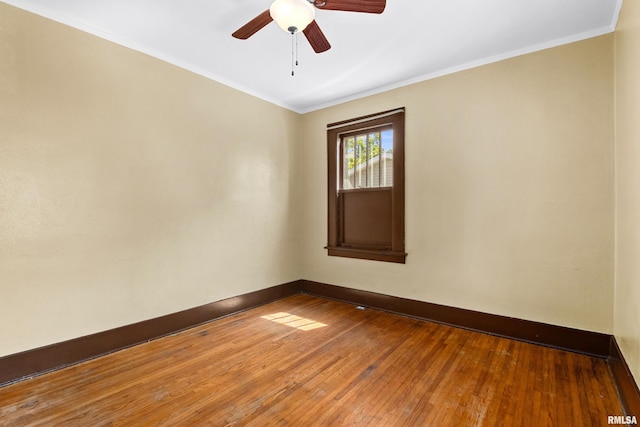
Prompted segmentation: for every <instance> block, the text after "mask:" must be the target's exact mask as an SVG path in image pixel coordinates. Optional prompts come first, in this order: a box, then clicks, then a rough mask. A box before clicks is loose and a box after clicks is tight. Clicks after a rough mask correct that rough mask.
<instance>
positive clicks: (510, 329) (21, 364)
mask: <svg viewBox="0 0 640 427" xmlns="http://www.w3.org/2000/svg"><path fill="white" fill-rule="evenodd" d="M299 293H306V294H309V295H314V296H319V297H323V298H330V299H335V300H339V301H344V302H349V303H352V304H356V305H362V306H366V307H371V308H376V309H380V310H384V311H388V312H392V313H397V314H401V315H405V316H411V317H415V318H419V319H423V320H428V321H432V322H437V323H442V324H447V325H450V326H455V327H459V328H464V329H469V330H473V331H478V332H483V333H488V334H492V335H497V336H502V337H505V338H510V339H515V340H519V341H526V342H531V343H533V344H539V345H544V346H548V347H554V348H558V349H561V350H567V351H571V352H575V353H582V354H587V355H590V356H595V357H600V358H605V359H607V360H608V361H609V366H610V368H611V372H612V375H613V378H614V380H615V382H616V386H617V387H618V391H619V393H620V401H621V403H622V404H623V406H624V407H625V409H626V411H627V414H628V415H636V416H638V415H640V392H638V386H637V384H636V382H635V381H634V379H633V376H632V374H631V372H630V371H629V367H628V366H627V364H626V362H625V360H624V357H623V356H622V353H621V352H620V349H619V348H618V345H617V343H616V342H615V339H614V337H613V336H611V335H607V334H601V333H597V332H590V331H583V330H579V329H573V328H567V327H563V326H555V325H549V324H546V323H540V322H533V321H529V320H522V319H516V318H512V317H506V316H499V315H495V314H488V313H482V312H478V311H473V310H466V309H461V308H456V307H450V306H445V305H440V304H433V303H428V302H424V301H417V300H412V299H407V298H401V297H395V296H390V295H384V294H379V293H375V292H370V291H363V290H358V289H352V288H345V287H342V286H336V285H329V284H325V283H318V282H313V281H309V280H296V281H294V282H290V283H285V284H282V285H278V286H274V287H271V288H267V289H263V290H259V291H256V292H251V293H248V294H244V295H239V296H236V297H232V298H228V299H225V300H222V301H217V302H213V303H210V304H206V305H203V306H200V307H195V308H192V309H188V310H184V311H180V312H177V313H173V314H168V315H166V316H161V317H158V318H155V319H149V320H145V321H143V322H139V323H135V324H132V325H126V326H122V327H120V328H115V329H111V330H108V331H104V332H99V333H96V334H92V335H87V336H84V337H79V338H75V339H72V340H69V341H64V342H61V343H56V344H52V345H49V346H46V347H41V348H36V349H33V350H28V351H25V352H22V353H17V354H12V355H9V356H4V357H0V386H2V385H6V384H9V383H12V382H16V381H19V380H22V379H25V378H29V377H32V376H36V375H40V374H43V373H46V372H49V371H53V370H56V369H60V368H64V367H66V366H70V365H73V364H76V363H80V362H82V361H85V360H89V359H92V358H95V357H98V356H101V355H104V354H108V353H112V352H114V351H118V350H122V349H124V348H127V347H131V346H133V345H136V344H140V343H143V342H146V341H150V340H152V339H156V338H160V337H163V336H167V335H171V334H174V333H176V332H180V331H182V330H184V329H188V328H191V327H193V326H196V325H200V324H202V323H205V322H208V321H211V320H214V319H218V318H220V317H223V316H227V315H230V314H234V313H237V312H240V311H244V310H247V309H250V308H253V307H257V306H260V305H263V304H267V303H269V302H272V301H276V300H279V299H283V298H287V297H289V296H292V295H296V294H299ZM612 415H615V414H612Z"/></svg>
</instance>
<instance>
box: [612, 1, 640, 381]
mask: <svg viewBox="0 0 640 427" xmlns="http://www.w3.org/2000/svg"><path fill="white" fill-rule="evenodd" d="M615 69H616V72H615V81H616V86H615V97H616V105H615V109H616V126H615V132H616V288H615V305H614V308H615V310H614V312H615V319H614V324H615V327H614V333H615V336H616V341H618V344H619V345H620V347H621V350H622V352H623V354H624V357H625V360H626V361H627V363H628V364H629V366H630V368H631V370H632V372H633V374H634V376H635V379H636V382H640V80H639V79H638V76H639V75H640V3H639V2H637V1H625V2H624V3H623V6H622V11H621V14H620V19H619V21H618V27H617V29H616V32H615Z"/></svg>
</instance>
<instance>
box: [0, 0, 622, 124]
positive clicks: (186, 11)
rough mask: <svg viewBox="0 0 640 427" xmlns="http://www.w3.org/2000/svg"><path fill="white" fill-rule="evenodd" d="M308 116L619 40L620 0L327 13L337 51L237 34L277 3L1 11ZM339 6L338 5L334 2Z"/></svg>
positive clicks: (160, 1) (444, 1) (391, 5)
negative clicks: (294, 50)
mask: <svg viewBox="0 0 640 427" xmlns="http://www.w3.org/2000/svg"><path fill="white" fill-rule="evenodd" d="M2 1H4V2H5V3H8V4H11V5H14V6H17V7H20V8H22V9H26V10H28V11H31V12H34V13H37V14H39V15H42V16H45V17H48V18H51V19H53V20H56V21H59V22H62V23H64V24H68V25H71V26H73V27H76V28H79V29H81V30H83V31H87V32H89V33H92V34H95V35H97V36H100V37H103V38H105V39H108V40H111V41H113V42H116V43H119V44H122V45H124V46H127V47H130V48H132V49H135V50H138V51H141V52H144V53H147V54H149V55H152V56H155V57H157V58H160V59H162V60H164V61H167V62H170V63H172V64H175V65H178V66H180V67H183V68H186V69H188V70H191V71H193V72H195V73H198V74H201V75H203V76H206V77H209V78H211V79H213V80H216V81H219V82H221V83H224V84H226V85H229V86H232V87H234V88H237V89H240V90H242V91H244V92H247V93H250V94H252V95H255V96H258V97H260V98H262V99H265V100H267V101H270V102H272V103H275V104H277V105H280V106H283V107H286V108H288V109H291V110H293V111H297V112H300V113H303V112H308V111H312V110H316V109H319V108H322V107H325V106H329V105H334V104H338V103H340V102H344V101H347V100H350V99H355V98H359V97H362V96H366V95H370V94H373V93H377V92H381V91H384V90H388V89H391V88H395V87H399V86H403V85H406V84H410V83H415V82H418V81H422V80H426V79H429V78H433V77H437V76H441V75H444V74H448V73H451V72H455V71H459V70H463V69H466V68H470V67H474V66H477V65H482V64H486V63H490V62H494V61H497V60H500V59H505V58H509V57H512V56H516V55H520V54H524V53H528V52H533V51H536V50H540V49H545V48H548V47H553V46H557V45H561V44H565V43H570V42H573V41H577V40H581V39H585V38H589V37H594V36H598V35H601V34H606V33H609V32H612V31H614V29H615V25H616V22H617V19H618V13H619V11H620V7H621V4H622V0H437V1H436V0H422V1H418V0H387V7H386V10H385V11H384V13H382V14H380V15H377V14H366V13H353V12H337V11H329V10H318V11H317V13H316V21H317V22H318V24H319V25H320V28H321V29H322V30H323V32H324V34H325V36H326V37H327V39H328V40H329V42H330V43H331V45H332V48H331V49H330V50H329V51H327V52H324V53H321V54H316V53H314V52H313V51H312V50H311V47H310V46H309V44H308V42H307V41H306V39H305V38H304V36H303V35H302V34H300V36H299V39H298V46H299V54H298V55H299V61H300V65H299V66H298V67H297V68H296V75H295V76H294V77H292V76H291V35H289V34H288V33H286V32H284V31H282V30H281V29H280V28H279V27H278V26H277V25H276V24H275V23H274V22H272V23H271V24H269V25H267V26H266V27H265V28H263V29H262V30H260V31H259V32H258V33H256V34H255V35H254V36H253V37H251V38H249V39H248V40H238V39H235V38H233V37H231V33H232V32H234V31H235V30H237V29H238V28H239V27H241V26H242V25H244V24H245V23H246V22H247V21H249V20H250V19H252V18H254V17H255V16H256V15H258V14H259V13H261V12H263V11H265V10H266V9H268V8H269V6H270V4H271V0H188V1H185V0H109V1H104V0H2ZM327 1H331V0H327Z"/></svg>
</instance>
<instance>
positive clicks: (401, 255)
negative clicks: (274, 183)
mask: <svg viewBox="0 0 640 427" xmlns="http://www.w3.org/2000/svg"><path fill="white" fill-rule="evenodd" d="M404 113H405V112H404V108H398V109H394V110H389V111H384V112H381V113H376V114H371V115H368V116H362V117H357V118H355V119H351V120H346V121H342V122H337V123H331V124H328V125H327V153H328V210H329V212H328V242H327V246H326V249H327V250H328V254H329V255H330V256H340V257H347V258H359V259H367V260H375V261H387V262H396V263H402V264H404V263H405V259H406V256H407V254H406V253H405V242H404V231H405V230H404ZM385 126H391V127H392V129H393V184H392V187H385V188H380V190H383V191H390V192H391V224H390V242H389V243H390V244H385V245H378V246H376V245H353V244H346V243H345V239H344V234H345V233H344V228H345V225H344V221H343V215H344V211H342V209H343V206H342V204H343V203H344V202H343V200H344V199H343V198H341V196H342V194H341V193H349V192H355V191H356V190H342V189H341V188H340V187H341V186H342V182H341V181H340V180H341V179H342V172H341V169H342V166H341V165H342V154H341V143H340V141H341V137H342V136H344V135H348V134H353V133H354V132H356V131H366V130H370V129H371V130H374V129H380V128H382V127H385ZM372 190H373V189H370V188H365V189H360V190H358V191H360V192H362V193H365V192H368V191H372ZM381 192H382V191H381Z"/></svg>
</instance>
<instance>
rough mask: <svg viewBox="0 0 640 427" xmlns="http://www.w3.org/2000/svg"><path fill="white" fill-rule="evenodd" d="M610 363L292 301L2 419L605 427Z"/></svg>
mask: <svg viewBox="0 0 640 427" xmlns="http://www.w3.org/2000/svg"><path fill="white" fill-rule="evenodd" d="M608 415H622V409H621V407H620V404H619V402H618V399H617V395H616V391H615V388H614V385H613V380H612V378H611V374H610V372H609V370H608V367H607V364H606V361H605V360H602V359H597V358H592V357H588V356H583V355H578V354H573V353H568V352H564V351H560V350H554V349H550V348H546V347H541V346H536V345H532V344H527V343H523V342H517V341H512V340H508V339H504V338H497V337H494V336H490V335H485V334H480V333H476V332H470V331H466V330H462V329H456V328H451V327H448V326H443V325H438V324H434V323H429V322H424V321H420V320H416V319H412V318H407V317H402V316H398V315H393V314H389V313H385V312H381V311H377V310H373V309H366V310H359V309H357V308H356V307H354V306H353V305H349V304H344V303H340V302H336V301H331V300H327V299H322V298H317V297H311V296H307V295H297V296H294V297H290V298H287V299H285V300H282V301H278V302H275V303H271V304H268V305H265V306H262V307H259V308H256V309H253V310H249V311H246V312H243V313H240V314H236V315H233V316H229V317H226V318H223V319H219V320H216V321H214V322H211V323H207V324H205V325H202V326H199V327H196V328H192V329H189V330H187V331H184V332H182V333H179V334H176V335H173V336H170V337H165V338H162V339H158V340H155V341H151V342H149V343H146V344H142V345H139V346H136V347H132V348H129V349H126V350H122V351H119V352H116V353H113V354H111V355H108V356H104V357H100V358H98V359H94V360H91V361H88V362H84V363H82V364H79V365H76V366H73V367H69V368H66V369H62V370H59V371H56V372H52V373H49V374H46V375H42V376H39V377H36V378H33V379H29V380H26V381H22V382H19V383H15V384H11V385H9V386H6V387H3V388H0V424H2V425H7V426H25V425H46V426H52V425H64V426H69V425H71V426H75V425H79V426H99V425H123V426H124V425H126V426H132V425H169V426H182V425H189V426H192V425H212V426H218V425H219V426H223V425H254V426H267V425H292V426H311V425H331V426H335V425H363V426H371V425H380V426H402V425H407V426H494V425H504V426H546V425H548V426H557V425H566V426H603V425H607V416H608Z"/></svg>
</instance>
